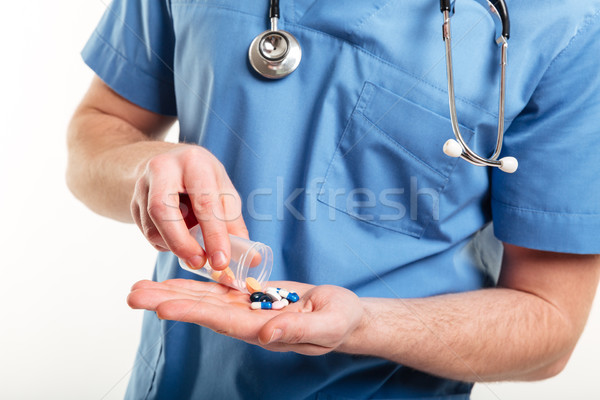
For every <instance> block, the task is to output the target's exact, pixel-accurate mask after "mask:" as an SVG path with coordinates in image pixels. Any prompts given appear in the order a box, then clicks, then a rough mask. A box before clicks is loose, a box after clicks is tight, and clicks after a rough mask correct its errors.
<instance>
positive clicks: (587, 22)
mask: <svg viewBox="0 0 600 400" xmlns="http://www.w3.org/2000/svg"><path fill="white" fill-rule="evenodd" d="M598 16H600V10H597V11H596V13H595V14H592V15H590V16H588V17H586V18H584V23H583V25H581V26H580V27H579V28H578V29H577V32H575V34H574V35H573V37H571V39H570V40H569V43H567V45H566V46H565V47H564V48H563V49H562V50H561V51H560V53H558V54H557V55H556V57H554V59H553V60H552V61H551V62H550V64H549V65H548V68H546V71H544V74H543V75H542V76H544V75H545V74H546V72H548V71H549V70H550V69H551V68H552V66H553V65H554V62H555V61H556V60H558V59H559V58H560V57H561V56H562V55H563V54H564V53H565V52H566V51H567V50H568V49H569V47H571V45H572V44H573V42H575V41H576V39H578V38H580V37H581V34H582V33H584V32H585V31H586V30H587V28H589V27H590V26H591V25H592V23H593V22H594V20H595V19H596V18H598Z"/></svg>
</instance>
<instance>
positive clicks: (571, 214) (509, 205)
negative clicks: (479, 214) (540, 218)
mask: <svg viewBox="0 0 600 400" xmlns="http://www.w3.org/2000/svg"><path fill="white" fill-rule="evenodd" d="M492 200H494V201H495V202H496V203H498V204H499V205H501V206H503V207H506V208H512V209H514V210H518V211H521V212H528V213H532V214H546V215H562V216H571V217H600V214H598V213H566V212H557V211H543V210H534V209H532V208H523V207H519V206H515V205H513V204H508V203H505V202H503V201H502V200H498V199H497V198H496V197H494V196H492Z"/></svg>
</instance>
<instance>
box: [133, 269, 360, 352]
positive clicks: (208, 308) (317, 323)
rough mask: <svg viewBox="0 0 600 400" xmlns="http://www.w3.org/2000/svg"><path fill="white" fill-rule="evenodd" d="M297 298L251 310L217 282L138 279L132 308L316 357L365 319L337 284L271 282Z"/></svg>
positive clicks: (356, 303)
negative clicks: (273, 307)
mask: <svg viewBox="0 0 600 400" xmlns="http://www.w3.org/2000/svg"><path fill="white" fill-rule="evenodd" d="M269 285H270V286H276V287H283V288H286V289H287V290H292V291H295V292H296V293H298V295H300V300H299V301H298V302H297V303H292V304H290V305H289V306H287V307H285V308H284V309H283V310H252V309H250V300H249V296H248V295H247V294H245V293H242V292H240V291H237V290H235V289H231V288H228V287H226V286H222V285H219V284H217V283H209V282H198V281H193V280H187V279H173V280H167V281H164V282H160V283H158V282H152V281H140V282H138V283H136V284H135V285H134V286H133V287H132V288H131V293H130V294H129V296H128V298H127V302H128V304H129V306H130V307H132V308H135V309H147V310H152V311H156V314H157V316H158V317H159V318H161V319H169V320H177V321H183V322H192V323H195V324H198V325H201V326H205V327H207V328H210V329H212V330H213V331H215V332H218V333H221V334H223V335H227V336H231V337H233V338H236V339H240V340H243V341H245V342H248V343H251V344H256V345H259V346H262V347H264V348H266V349H268V350H271V351H294V352H296V353H300V354H306V355H320V354H325V353H328V352H330V351H333V350H336V349H337V350H341V347H342V345H343V344H344V343H345V342H346V341H347V340H348V339H349V337H350V336H351V335H352V333H353V332H354V331H355V330H356V329H357V328H358V327H359V325H360V323H361V321H362V320H363V317H364V311H363V307H362V305H361V302H360V300H359V298H358V297H357V296H356V295H355V294H354V293H353V292H351V291H349V290H347V289H344V288H342V287H338V286H312V285H307V284H303V283H298V282H270V283H269Z"/></svg>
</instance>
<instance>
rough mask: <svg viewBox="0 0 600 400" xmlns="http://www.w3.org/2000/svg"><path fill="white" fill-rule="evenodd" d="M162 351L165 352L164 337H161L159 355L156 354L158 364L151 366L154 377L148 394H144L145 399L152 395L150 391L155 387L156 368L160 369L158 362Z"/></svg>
mask: <svg viewBox="0 0 600 400" xmlns="http://www.w3.org/2000/svg"><path fill="white" fill-rule="evenodd" d="M162 352H163V342H162V337H161V339H160V348H159V349H158V355H157V356H156V365H155V366H154V368H151V370H152V378H151V379H150V385H148V391H147V392H146V395H145V396H144V400H148V397H149V396H150V392H151V391H152V388H153V387H154V382H155V381H156V370H157V369H158V362H159V361H160V357H161V356H162Z"/></svg>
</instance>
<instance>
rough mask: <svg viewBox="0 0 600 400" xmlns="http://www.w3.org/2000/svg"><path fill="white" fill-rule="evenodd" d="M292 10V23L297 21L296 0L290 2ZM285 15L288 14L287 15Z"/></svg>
mask: <svg viewBox="0 0 600 400" xmlns="http://www.w3.org/2000/svg"><path fill="white" fill-rule="evenodd" d="M280 7H281V6H280ZM290 8H291V9H292V11H290V15H291V16H292V18H290V21H292V22H293V21H295V20H296V5H295V1H294V0H290ZM285 14H287V13H285Z"/></svg>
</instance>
